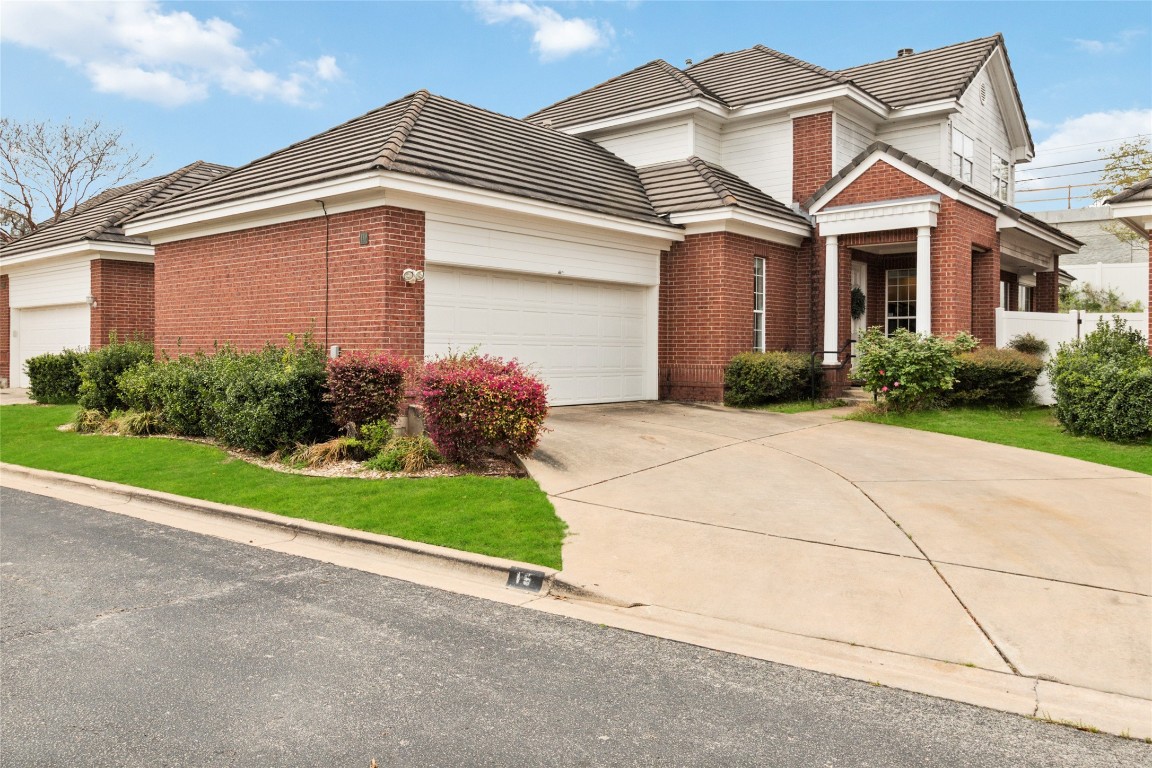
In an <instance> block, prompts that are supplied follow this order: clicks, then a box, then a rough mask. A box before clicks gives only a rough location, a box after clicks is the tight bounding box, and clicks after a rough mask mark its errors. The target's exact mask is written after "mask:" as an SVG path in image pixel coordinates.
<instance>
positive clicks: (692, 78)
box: [527, 35, 1019, 128]
mask: <svg viewBox="0 0 1152 768" xmlns="http://www.w3.org/2000/svg"><path fill="white" fill-rule="evenodd" d="M1003 45H1004V38H1003V37H1002V36H1000V35H992V36H991V37H982V38H979V39H977V40H970V41H968V42H964V43H957V44H955V45H949V46H945V47H943V48H936V49H934V50H931V51H921V52H920V53H913V54H909V55H906V56H897V57H896V58H893V59H885V60H883V61H877V62H873V63H871V64H863V65H861V66H857V67H851V68H848V69H842V70H839V71H832V70H828V69H824V68H823V67H819V66H817V65H815V64H811V63H809V62H807V61H803V60H801V59H797V58H796V57H794V56H789V55H788V54H786V53H781V52H780V51H776V50H773V49H771V48H767V47H765V46H763V45H756V46H753V47H751V48H745V49H743V50H740V51H732V52H730V53H718V54H716V55H715V56H712V57H710V58H708V59H705V60H704V61H701V62H699V63H697V64H693V65H692V66H690V67H688V68H687V69H685V70H679V69H677V68H676V67H673V66H672V65H671V64H668V63H667V62H666V61H662V60H657V61H652V62H649V63H647V64H644V65H643V66H640V67H637V68H636V69H634V70H632V71H631V72H625V73H624V74H623V75H620V76H618V77H615V78H613V79H611V80H607V81H605V82H603V83H601V84H600V85H597V86H594V87H592V88H589V89H588V90H586V91H584V92H582V93H578V94H576V95H575V96H572V97H569V98H567V99H564V100H563V101H559V102H557V103H555V104H553V105H551V106H549V107H545V108H544V109H541V110H540V111H538V112H535V113H533V114H531V115H529V116H528V118H527V119H528V120H531V121H533V122H539V121H541V120H544V119H550V120H552V124H553V125H554V126H555V127H558V128H562V127H566V126H570V125H578V124H581V123H588V122H591V121H593V120H600V119H604V118H609V117H616V116H620V115H626V114H629V113H632V112H638V111H641V110H644V109H649V108H651V107H656V106H661V105H664V104H671V103H675V102H678V101H684V100H686V99H688V98H692V97H698V98H706V99H709V100H711V101H713V102H715V103H716V104H719V105H722V106H725V107H730V108H737V107H742V106H745V105H747V104H755V103H759V102H764V101H770V100H773V99H778V98H783V97H786V96H795V95H798V94H802V93H811V92H814V91H819V90H823V89H825V88H828V87H830V86H834V85H847V84H852V85H855V86H856V87H858V88H860V89H861V90H862V91H864V92H866V93H867V94H869V95H870V96H872V97H873V98H875V99H877V100H879V101H881V102H883V103H885V104H887V105H888V106H891V107H905V106H909V105H912V104H921V103H924V102H930V101H936V100H938V99H944V98H956V97H958V96H959V95H960V94H962V93H963V92H964V90H965V89H966V88H967V87H968V86H969V85H970V84H971V82H972V79H973V78H974V77H975V76H976V73H977V72H979V71H980V68H981V67H982V66H984V63H985V62H986V61H988V58H989V57H990V56H991V55H992V52H993V51H994V50H995V49H996V48H997V47H998V46H1000V47H1002V46H1003ZM1013 87H1015V83H1014V82H1013ZM1016 95H1017V99H1019V93H1018V92H1017V94H1016Z"/></svg>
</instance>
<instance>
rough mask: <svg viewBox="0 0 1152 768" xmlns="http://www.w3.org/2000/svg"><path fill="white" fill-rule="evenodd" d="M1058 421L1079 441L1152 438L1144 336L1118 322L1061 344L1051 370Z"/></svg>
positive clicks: (1151, 376) (1151, 387) (1151, 369)
mask: <svg viewBox="0 0 1152 768" xmlns="http://www.w3.org/2000/svg"><path fill="white" fill-rule="evenodd" d="M1048 378H1049V380H1050V381H1051V382H1052V393H1053V395H1054V396H1055V398H1056V406H1055V409H1054V410H1055V414H1056V418H1057V420H1058V421H1059V422H1060V423H1061V424H1062V425H1063V426H1064V428H1065V429H1067V430H1068V431H1069V432H1071V433H1072V434H1074V435H1094V436H1096V437H1102V438H1104V439H1105V440H1112V441H1135V440H1147V439H1148V438H1149V437H1152V357H1150V356H1149V354H1148V347H1147V345H1146V342H1145V340H1144V335H1143V334H1142V333H1140V331H1139V330H1136V329H1130V328H1128V327H1127V324H1126V323H1125V322H1124V321H1123V320H1121V319H1120V318H1118V317H1113V318H1112V322H1111V323H1101V324H1100V325H1099V326H1098V327H1097V328H1096V330H1095V331H1093V332H1092V333H1089V334H1088V335H1087V336H1085V337H1084V338H1082V339H1079V340H1077V341H1072V342H1069V343H1067V344H1061V345H1060V348H1059V349H1058V350H1057V352H1056V356H1055V357H1054V358H1053V359H1052V361H1051V362H1050V363H1049V364H1048Z"/></svg>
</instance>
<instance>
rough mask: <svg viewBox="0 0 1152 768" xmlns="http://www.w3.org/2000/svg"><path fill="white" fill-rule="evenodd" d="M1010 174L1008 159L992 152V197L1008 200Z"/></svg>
mask: <svg viewBox="0 0 1152 768" xmlns="http://www.w3.org/2000/svg"><path fill="white" fill-rule="evenodd" d="M1011 175H1012V170H1011V166H1010V165H1009V164H1008V161H1007V160H1005V159H1004V158H1002V157H1000V155H998V154H996V153H995V152H993V153H992V197H995V198H997V199H1000V200H1003V201H1004V202H1008V184H1009V178H1010V176H1011Z"/></svg>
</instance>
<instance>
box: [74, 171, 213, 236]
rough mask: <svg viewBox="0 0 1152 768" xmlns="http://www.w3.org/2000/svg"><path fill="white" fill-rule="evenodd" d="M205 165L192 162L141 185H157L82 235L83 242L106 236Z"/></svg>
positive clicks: (147, 180)
mask: <svg viewBox="0 0 1152 768" xmlns="http://www.w3.org/2000/svg"><path fill="white" fill-rule="evenodd" d="M203 164H204V161H203V160H196V161H195V162H192V163H189V164H188V165H185V166H184V167H183V168H177V169H176V170H174V171H172V172H171V173H169V174H168V175H167V176H154V177H152V178H151V179H146V180H145V181H144V182H142V183H141V185H140V186H141V187H142V186H145V185H147V184H155V187H154V188H153V189H152V190H151V191H149V192H147V193H145V194H142V195H141V196H140V197H138V198H136V199H134V200H131V201H129V202H127V203H126V204H124V205H122V206H121V207H119V208H117V209H115V210H114V211H113V212H112V213H111V215H110V216H108V217H107V218H106V219H104V221H102V222H101V223H99V224H97V225H96V226H95V227H93V228H92V229H90V230H88V231H87V232H85V233H84V234H83V235H81V236H80V239H82V240H95V239H96V238H97V237H99V236H100V235H102V234H104V232H105V231H107V230H108V228H110V227H114V226H116V225H117V224H120V223H121V222H123V221H124V220H125V219H127V218H128V217H130V216H131V215H132V214H134V213H136V212H137V211H139V210H140V209H142V208H145V207H147V205H148V203H150V202H152V200H154V199H155V197H156V195H158V194H159V193H160V192H162V191H164V190H165V189H168V188H169V187H171V186H172V185H173V184H175V183H176V182H178V181H179V180H180V179H182V178H184V177H185V176H187V175H188V174H189V173H191V172H192V171H193V170H194V169H196V168H198V167H199V166H201V165H203ZM138 188H139V187H138Z"/></svg>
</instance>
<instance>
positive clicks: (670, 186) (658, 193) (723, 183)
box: [640, 157, 809, 226]
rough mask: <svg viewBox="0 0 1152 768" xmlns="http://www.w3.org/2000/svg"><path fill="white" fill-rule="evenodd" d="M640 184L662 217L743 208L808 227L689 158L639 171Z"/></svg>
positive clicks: (759, 193)
mask: <svg viewBox="0 0 1152 768" xmlns="http://www.w3.org/2000/svg"><path fill="white" fill-rule="evenodd" d="M640 180H641V181H643V182H644V186H645V188H646V189H647V190H648V197H649V199H651V200H652V205H653V206H654V207H655V208H656V210H657V211H659V212H660V213H663V214H671V213H684V212H688V211H703V210H709V209H713V208H726V207H734V208H742V209H745V210H748V211H752V212H755V213H759V214H762V215H765V216H769V217H773V218H777V219H783V220H787V221H789V222H790V223H793V224H803V225H805V226H808V224H809V222H808V219H806V218H805V217H804V216H802V215H800V214H798V213H796V212H795V211H793V210H792V209H791V208H789V207H787V206H785V205H784V204H782V203H781V202H779V201H778V200H776V199H775V198H773V197H771V196H769V195H767V194H765V193H764V192H762V191H761V190H759V189H757V188H756V187H754V186H752V185H751V184H749V183H748V182H746V181H744V180H743V179H741V178H740V177H739V176H737V175H735V174H733V173H730V172H729V171H727V170H725V169H724V168H721V167H720V166H718V165H713V164H711V163H708V162H705V161H704V160H701V159H700V158H698V157H690V158H688V159H687V160H681V161H679V162H674V163H663V164H661V165H652V166H648V167H647V168H642V169H641V170H640Z"/></svg>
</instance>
